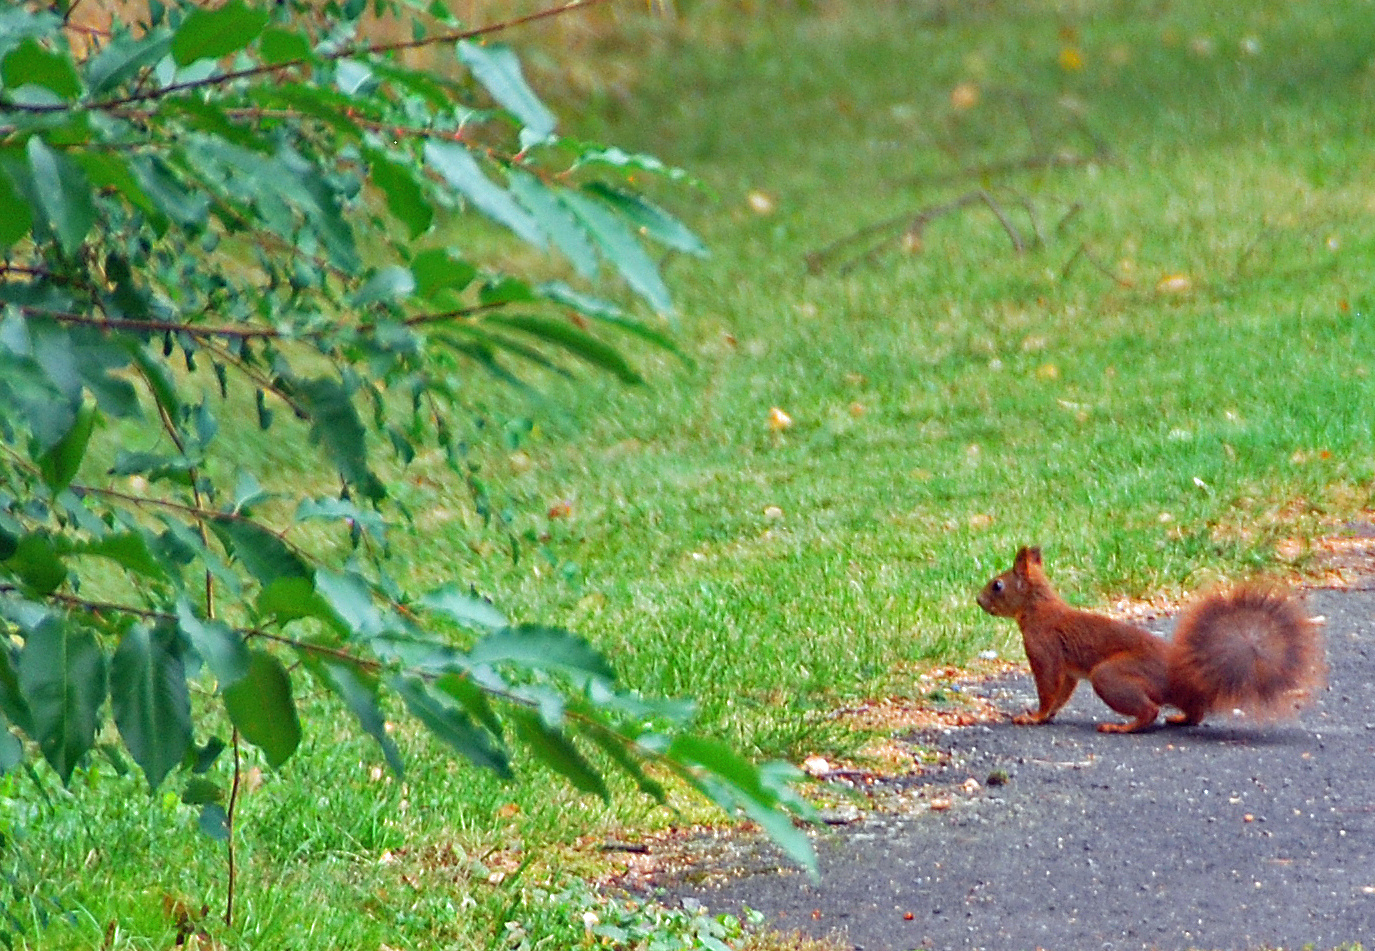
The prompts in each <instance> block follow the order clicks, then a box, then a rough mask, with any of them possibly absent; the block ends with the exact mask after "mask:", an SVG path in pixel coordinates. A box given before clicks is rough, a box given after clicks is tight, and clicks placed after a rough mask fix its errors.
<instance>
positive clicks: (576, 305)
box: [535, 281, 697, 367]
mask: <svg viewBox="0 0 1375 951" xmlns="http://www.w3.org/2000/svg"><path fill="white" fill-rule="evenodd" d="M535 291H536V293H537V294H538V295H539V296H540V297H542V298H544V299H545V300H548V301H553V302H554V303H556V304H562V305H563V306H564V307H567V308H570V309H571V310H573V311H575V312H577V313H579V314H582V315H583V316H584V317H591V318H592V319H593V320H596V321H598V322H600V323H604V324H609V325H610V326H612V327H615V328H616V329H618V330H623V331H625V332H626V333H628V334H632V335H634V336H636V337H639V338H640V339H641V340H646V341H648V342H650V343H652V344H654V345H655V346H656V347H659V348H660V349H662V350H667V351H668V352H669V353H671V354H673V355H674V356H675V357H677V358H678V359H679V360H681V361H682V362H683V363H684V364H685V365H687V366H688V367H695V366H696V365H697V364H696V361H694V360H693V359H692V357H690V356H688V355H687V353H685V352H684V351H683V349H682V348H681V347H679V346H678V344H677V343H675V342H674V340H673V338H672V337H670V336H668V335H667V334H665V333H661V332H660V331H658V330H655V329H654V328H653V327H649V326H646V325H645V324H642V323H640V322H639V321H638V320H632V319H631V318H630V317H627V316H626V314H625V311H623V310H621V308H619V307H617V306H616V305H615V304H613V303H611V302H610V301H605V300H602V299H601V298H599V297H593V296H592V295H590V294H583V293H581V292H579V291H575V290H573V288H571V287H569V286H568V285H567V284H565V283H563V282H562V281H546V282H544V283H543V284H541V285H539V287H537V288H535Z"/></svg>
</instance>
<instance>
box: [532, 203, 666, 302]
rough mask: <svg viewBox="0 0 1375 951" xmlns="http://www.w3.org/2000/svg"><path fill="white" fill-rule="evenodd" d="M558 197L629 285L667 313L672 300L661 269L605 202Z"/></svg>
mask: <svg viewBox="0 0 1375 951" xmlns="http://www.w3.org/2000/svg"><path fill="white" fill-rule="evenodd" d="M559 198H560V199H561V200H562V201H563V203H564V204H565V205H567V206H568V208H569V210H571V211H572V212H573V215H574V216H575V217H576V218H577V219H578V220H579V221H580V222H582V224H583V227H585V228H586V229H587V230H588V232H589V233H590V234H591V235H592V239H593V240H594V241H596V242H597V246H598V247H600V248H601V250H602V254H604V255H605V256H606V259H607V260H608V261H610V262H611V264H612V266H613V267H615V268H616V270H618V271H620V272H621V276H622V277H624V278H625V281H626V283H627V284H629V285H630V287H631V289H632V290H634V291H635V293H637V294H639V295H640V296H641V297H643V298H644V299H645V300H646V301H647V302H648V303H649V304H650V306H652V307H653V308H654V309H655V310H657V311H659V312H660V313H668V312H669V311H671V310H672V309H673V301H672V299H671V297H670V295H669V292H668V286H667V285H665V284H664V280H663V278H661V277H660V276H659V268H658V267H657V266H656V265H655V263H654V262H653V261H652V260H651V259H650V257H649V255H648V254H647V253H645V249H644V248H642V247H641V246H640V242H639V241H637V240H635V236H634V235H633V234H632V233H631V232H630V229H629V228H627V227H626V226H625V223H624V222H623V221H621V219H620V218H619V217H617V216H616V214H615V213H614V212H612V211H611V210H610V209H609V208H607V207H606V205H604V204H602V203H601V202H599V201H596V200H595V199H592V198H588V197H587V196H586V195H583V194H581V193H579V192H573V191H566V192H563V193H561V194H560V196H559Z"/></svg>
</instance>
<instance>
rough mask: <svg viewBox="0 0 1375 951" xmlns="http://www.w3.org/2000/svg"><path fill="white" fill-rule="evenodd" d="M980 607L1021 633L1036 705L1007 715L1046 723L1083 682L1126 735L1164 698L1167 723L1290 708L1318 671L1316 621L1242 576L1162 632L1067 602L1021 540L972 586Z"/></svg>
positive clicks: (1287, 598)
mask: <svg viewBox="0 0 1375 951" xmlns="http://www.w3.org/2000/svg"><path fill="white" fill-rule="evenodd" d="M978 600H979V606H980V607H982V608H983V609H984V610H985V611H987V612H988V613H989V614H995V615H998V616H999V617H1010V618H1012V619H1013V620H1015V621H1016V622H1017V626H1018V627H1019V628H1021V631H1022V641H1023V643H1024V644H1025V646H1026V656H1027V660H1028V661H1030V663H1031V672H1032V674H1033V675H1034V676H1035V678H1036V694H1037V697H1038V698H1039V700H1040V706H1039V707H1038V708H1037V709H1035V710H1028V711H1026V712H1025V713H1021V714H1018V715H1017V716H1015V717H1013V718H1012V722H1014V723H1020V724H1030V723H1047V722H1049V721H1050V719H1051V718H1052V717H1054V716H1055V714H1056V712H1057V711H1059V709H1060V708H1061V707H1063V706H1064V705H1065V703H1066V702H1067V701H1068V700H1069V698H1070V695H1071V694H1072V693H1074V688H1075V687H1076V686H1078V684H1079V681H1080V680H1087V681H1088V682H1089V683H1090V684H1091V685H1092V686H1093V689H1094V691H1095V692H1096V693H1097V694H1098V696H1099V697H1100V698H1102V700H1103V702H1104V703H1106V704H1107V705H1108V706H1109V707H1112V709H1114V710H1116V711H1117V712H1118V713H1121V714H1123V715H1124V716H1128V717H1131V718H1132V719H1131V721H1130V722H1128V723H1103V724H1100V725H1099V727H1098V729H1099V730H1102V731H1103V732H1104V733H1130V732H1135V731H1137V730H1142V729H1145V728H1146V727H1148V726H1150V725H1151V724H1152V723H1154V722H1155V719H1156V717H1157V716H1158V715H1159V713H1160V708H1161V707H1163V706H1171V707H1175V708H1177V709H1178V710H1179V711H1180V712H1179V713H1178V714H1176V715H1174V716H1170V717H1167V718H1166V719H1167V721H1168V722H1170V723H1176V724H1192V723H1198V722H1200V721H1202V719H1203V718H1204V717H1205V716H1207V715H1208V714H1209V713H1210V712H1212V711H1215V710H1219V709H1231V708H1233V707H1239V708H1241V709H1243V710H1246V711H1247V712H1248V713H1250V714H1252V715H1255V716H1269V717H1273V716H1276V715H1283V714H1284V713H1289V712H1293V711H1294V710H1297V709H1298V707H1299V706H1300V705H1301V704H1302V703H1303V701H1304V700H1306V699H1307V697H1308V695H1309V693H1310V692H1311V691H1312V689H1313V688H1314V687H1316V686H1317V685H1318V684H1319V683H1321V681H1322V678H1323V674H1324V664H1323V647H1322V638H1321V636H1320V633H1319V629H1318V623H1317V622H1316V621H1314V620H1313V619H1311V618H1309V617H1308V616H1307V614H1306V613H1305V612H1304V610H1303V606H1302V604H1301V603H1300V602H1299V601H1298V600H1297V599H1296V598H1295V597H1294V596H1293V595H1291V594H1289V593H1287V592H1285V591H1282V590H1280V589H1278V588H1275V587H1273V586H1268V585H1265V584H1262V583H1257V582H1251V583H1247V584H1242V585H1238V586H1237V587H1235V588H1232V589H1230V590H1220V591H1214V592H1211V593H1209V594H1207V595H1205V596H1203V597H1202V598H1199V599H1198V600H1197V601H1195V602H1194V603H1193V604H1192V605H1191V606H1190V607H1189V608H1187V609H1186V610H1185V611H1184V613H1183V614H1182V615H1180V618H1179V620H1178V622H1177V623H1176V625H1175V634H1174V638H1173V640H1169V641H1167V640H1163V639H1162V638H1159V637H1156V636H1155V635H1153V634H1151V633H1150V632H1149V631H1146V630H1143V629H1142V628H1139V627H1136V626H1134V625H1131V624H1127V623H1125V622H1123V621H1118V620H1115V619H1113V618H1110V617H1105V616H1104V615H1101V614H1093V613H1091V612H1089V611H1081V610H1079V609H1078V608H1073V607H1070V606H1069V605H1068V604H1066V603H1065V602H1064V601H1062V600H1061V599H1060V596H1059V595H1057V594H1056V593H1055V589H1054V588H1052V587H1051V585H1050V582H1049V581H1048V580H1047V579H1046V575H1045V570H1044V569H1043V568H1042V565H1041V550H1040V549H1039V548H1022V549H1021V550H1020V551H1018V552H1017V558H1016V561H1015V562H1014V563H1013V566H1012V568H1011V570H1009V571H1005V572H1003V573H1002V574H1000V575H998V577H996V578H994V579H993V580H992V581H990V582H989V583H988V584H987V585H986V586H985V587H984V589H983V591H981V592H980V593H979V598H978Z"/></svg>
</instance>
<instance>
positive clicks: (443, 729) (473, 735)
mask: <svg viewBox="0 0 1375 951" xmlns="http://www.w3.org/2000/svg"><path fill="white" fill-rule="evenodd" d="M393 686H394V687H395V689H396V692H397V693H398V694H400V695H401V699H402V700H403V701H405V703H406V709H407V710H410V711H411V714H412V715H414V716H415V718H416V719H418V720H419V721H420V722H421V723H423V724H424V725H425V727H426V728H427V729H428V730H429V731H430V732H431V733H433V734H434V735H435V736H437V737H438V738H439V739H441V740H443V741H444V742H445V743H448V744H449V745H450V746H451V747H453V748H454V749H455V750H457V751H458V752H459V753H461V754H462V755H463V756H465V757H467V758H468V760H469V761H470V762H472V763H473V764H474V765H475V766H481V767H482V768H484V769H490V770H491V771H492V772H494V773H496V774H497V775H498V776H500V777H501V778H502V779H510V778H512V773H511V765H510V762H509V761H508V759H507V756H506V751H505V750H504V749H502V748H501V745H500V740H499V739H498V738H496V737H495V736H493V735H492V734H491V733H489V732H487V731H486V730H484V729H482V728H481V727H479V726H477V725H476V724H475V723H473V721H472V719H471V718H470V717H469V716H468V714H466V713H465V712H464V711H462V710H460V709H458V708H457V707H455V706H453V705H452V703H450V702H447V701H445V700H443V699H441V698H440V697H439V696H436V695H435V693H434V692H433V690H432V688H431V687H430V686H429V685H428V684H426V683H424V682H423V681H421V680H417V679H415V678H413V677H403V678H399V679H398V680H396V681H395V682H394V683H393Z"/></svg>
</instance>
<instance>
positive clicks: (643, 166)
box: [573, 145, 697, 184]
mask: <svg viewBox="0 0 1375 951" xmlns="http://www.w3.org/2000/svg"><path fill="white" fill-rule="evenodd" d="M587 165H604V166H608V167H610V168H618V169H629V170H630V172H631V173H633V172H636V171H639V172H649V173H651V174H653V175H658V176H661V177H663V178H667V179H668V180H669V181H671V182H690V183H693V184H697V181H696V179H694V178H693V177H692V176H691V175H689V174H688V173H687V172H686V171H685V170H683V169H681V168H677V167H676V166H673V165H665V164H664V163H663V161H662V160H660V159H658V158H655V157H654V156H653V155H645V154H643V153H639V152H627V151H625V150H624V149H620V148H617V147H615V146H611V147H610V148H604V147H602V146H599V145H598V146H592V147H591V148H588V149H586V150H585V151H584V152H583V153H582V154H581V155H579V156H578V160H577V161H576V162H574V163H573V168H574V169H579V168H582V167H584V166H587Z"/></svg>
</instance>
